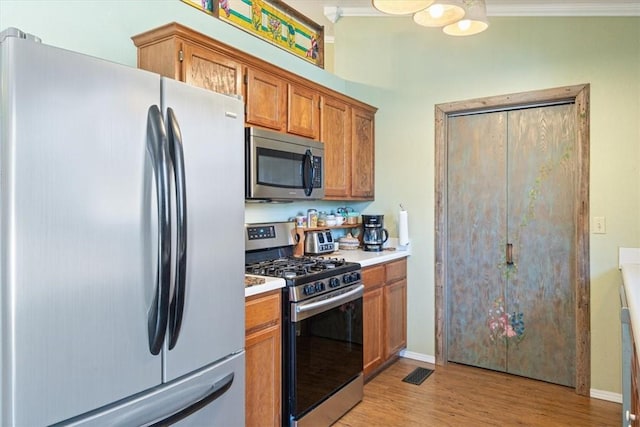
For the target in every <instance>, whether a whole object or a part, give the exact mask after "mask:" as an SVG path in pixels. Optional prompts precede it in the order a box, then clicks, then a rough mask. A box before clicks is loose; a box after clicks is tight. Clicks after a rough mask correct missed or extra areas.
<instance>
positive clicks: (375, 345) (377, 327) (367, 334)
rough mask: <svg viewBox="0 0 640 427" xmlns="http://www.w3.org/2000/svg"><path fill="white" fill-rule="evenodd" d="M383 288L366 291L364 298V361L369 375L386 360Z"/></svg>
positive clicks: (365, 369) (365, 373) (366, 374)
mask: <svg viewBox="0 0 640 427" xmlns="http://www.w3.org/2000/svg"><path fill="white" fill-rule="evenodd" d="M383 296H384V294H383V289H382V288H377V289H374V290H371V291H368V292H365V293H364V296H363V298H362V304H363V307H362V316H363V342H364V348H363V353H364V355H363V359H364V360H363V362H364V375H365V377H367V376H368V375H369V374H370V373H371V372H373V371H374V370H375V369H376V368H377V367H378V366H380V365H381V364H382V362H383V361H384V348H383V342H382V341H383V339H384V337H383V332H382V331H383V323H382V316H383Z"/></svg>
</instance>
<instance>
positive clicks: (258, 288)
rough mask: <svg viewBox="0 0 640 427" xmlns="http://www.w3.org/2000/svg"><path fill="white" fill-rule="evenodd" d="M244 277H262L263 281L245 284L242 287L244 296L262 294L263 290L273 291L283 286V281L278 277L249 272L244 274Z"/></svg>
mask: <svg viewBox="0 0 640 427" xmlns="http://www.w3.org/2000/svg"><path fill="white" fill-rule="evenodd" d="M245 277H254V278H258V279H264V283H262V284H258V285H252V286H245V288H244V297H245V298H246V297H250V296H253V295H258V294H262V293H264V292H269V291H273V290H274V289H280V288H284V286H285V281H284V279H282V278H279V277H265V276H254V275H251V274H245Z"/></svg>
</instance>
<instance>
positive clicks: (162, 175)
mask: <svg viewBox="0 0 640 427" xmlns="http://www.w3.org/2000/svg"><path fill="white" fill-rule="evenodd" d="M147 151H148V152H149V155H150V157H151V163H152V167H153V170H154V176H155V185H156V199H157V208H158V271H157V276H156V288H155V291H154V297H153V303H152V304H151V308H150V309H149V313H148V319H147V327H148V331H149V351H151V354H153V355H157V354H158V353H160V350H161V349H162V344H163V341H164V335H165V333H166V331H167V317H168V312H169V296H170V292H169V288H170V285H171V282H170V281H171V201H170V198H169V188H170V187H169V165H170V164H169V162H170V161H171V160H170V159H169V157H168V156H169V154H168V153H167V134H166V131H165V127H164V121H163V120H162V113H161V112H160V109H159V108H158V106H157V105H152V106H151V107H149V112H148V114H147Z"/></svg>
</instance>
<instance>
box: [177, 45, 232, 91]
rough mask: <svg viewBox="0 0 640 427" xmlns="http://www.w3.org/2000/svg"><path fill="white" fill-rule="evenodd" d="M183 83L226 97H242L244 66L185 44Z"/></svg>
mask: <svg viewBox="0 0 640 427" xmlns="http://www.w3.org/2000/svg"><path fill="white" fill-rule="evenodd" d="M183 67H184V68H183V70H184V71H183V81H184V82H185V83H188V84H190V85H194V86H198V87H201V88H205V89H209V90H212V91H214V92H218V93H224V94H225V95H242V64H241V63H239V62H237V61H234V60H233V59H230V58H229V57H227V56H224V55H221V54H219V53H217V52H215V51H212V50H209V49H205V48H202V47H199V46H197V45H193V44H187V43H185V44H184V49H183Z"/></svg>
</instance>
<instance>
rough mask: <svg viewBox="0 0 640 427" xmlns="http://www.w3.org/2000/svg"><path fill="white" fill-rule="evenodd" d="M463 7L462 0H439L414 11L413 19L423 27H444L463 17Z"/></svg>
mask: <svg viewBox="0 0 640 427" xmlns="http://www.w3.org/2000/svg"><path fill="white" fill-rule="evenodd" d="M464 14H465V9H464V4H463V2H462V0H439V1H436V2H435V3H434V4H432V5H431V6H429V7H428V8H426V9H424V10H421V11H419V12H416V13H415V14H414V15H413V20H414V21H415V23H416V24H418V25H423V26H425V27H444V26H445V25H449V24H453V23H454V22H458V21H459V20H461V19H462V18H463V17H464Z"/></svg>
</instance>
